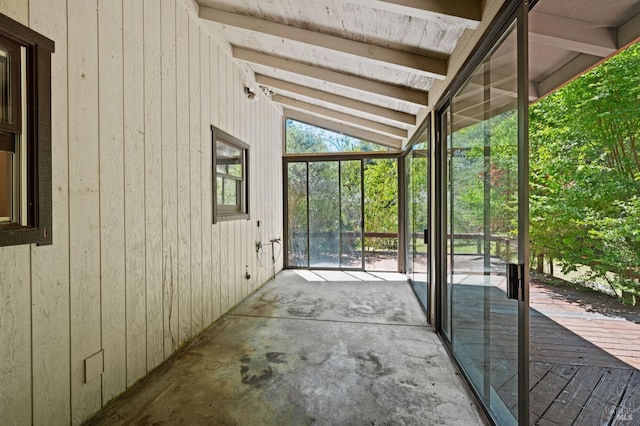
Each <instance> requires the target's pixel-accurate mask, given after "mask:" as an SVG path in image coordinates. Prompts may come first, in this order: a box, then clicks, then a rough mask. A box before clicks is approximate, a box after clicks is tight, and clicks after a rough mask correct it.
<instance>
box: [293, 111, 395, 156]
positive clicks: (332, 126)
mask: <svg viewBox="0 0 640 426" xmlns="http://www.w3.org/2000/svg"><path fill="white" fill-rule="evenodd" d="M284 116H285V118H291V119H293V120H296V121H300V122H303V123H307V124H311V125H313V126H317V127H321V128H323V129H327V130H331V131H333V132H337V133H341V134H343V135H347V136H351V137H354V138H357V139H361V140H363V141H366V142H373V143H376V144H378V145H382V146H386V147H387V148H392V149H398V150H399V149H401V148H402V139H397V138H393V137H390V136H385V135H381V134H379V133H375V132H370V131H368V130H364V129H361V128H359V127H354V126H349V125H347V124H344V123H338V122H336V121H332V120H327V119H325V118H322V117H317V116H314V115H311V114H306V113H304V112H301V111H296V110H293V109H285V110H284Z"/></svg>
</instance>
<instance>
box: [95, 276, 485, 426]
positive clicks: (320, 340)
mask: <svg viewBox="0 0 640 426" xmlns="http://www.w3.org/2000/svg"><path fill="white" fill-rule="evenodd" d="M88 424H91V425H113V424H139V425H156V424H157V425H159V424H163V425H166V424H173V425H308V424H315V425H391V424H399V425H436V424H438V425H478V424H484V421H483V418H482V417H481V414H479V410H478V408H477V406H476V404H475V402H473V400H472V398H471V397H470V395H469V393H468V391H467V390H466V387H465V385H464V384H463V381H462V379H461V378H460V377H459V376H458V375H457V373H456V371H455V368H454V366H453V364H452V362H451V360H450V359H449V357H448V355H447V353H446V352H445V350H444V347H443V346H442V344H441V342H440V340H439V339H438V337H437V336H436V335H435V333H434V332H433V331H432V329H431V328H430V327H429V326H428V325H427V323H426V321H425V317H424V314H423V313H422V311H421V310H420V307H419V305H418V302H417V301H416V299H415V297H414V295H413V293H412V291H411V289H410V287H409V285H408V284H407V283H406V282H389V281H333V282H330V281H314V282H309V281H306V280H305V279H303V278H302V277H301V276H300V275H299V274H297V273H296V272H295V271H284V272H282V273H280V274H279V275H278V276H277V277H276V279H275V280H274V281H271V282H269V283H267V284H266V285H264V286H263V287H262V288H261V289H260V290H258V291H257V292H256V293H254V294H253V295H252V296H250V297H249V298H248V299H247V300H245V301H244V302H243V303H241V304H240V305H239V306H238V307H237V308H236V309H234V310H233V311H232V312H231V313H230V314H227V315H226V316H224V317H223V318H222V319H221V320H220V321H218V322H217V323H216V324H215V325H214V326H212V327H211V328H210V329H208V330H207V331H205V332H204V333H203V334H202V335H201V336H200V337H199V338H197V339H196V340H195V341H193V342H192V343H191V344H189V345H188V346H187V347H185V348H184V349H183V350H181V351H180V352H179V353H177V354H176V355H175V356H174V357H172V358H171V359H169V360H168V361H167V362H166V363H165V364H163V365H162V366H160V367H159V368H158V369H157V370H155V371H154V372H152V373H151V374H150V375H149V376H147V377H146V378H145V379H143V380H142V381H141V382H140V383H138V384H137V385H135V386H134V387H133V388H132V389H130V390H129V391H128V392H126V393H125V394H124V395H122V396H121V397H120V398H119V399H117V400H115V401H113V402H112V403H111V404H110V405H108V406H107V407H106V408H105V409H104V410H103V411H101V412H100V413H99V414H98V415H97V416H96V417H95V418H94V419H92V420H90V421H89V422H88Z"/></svg>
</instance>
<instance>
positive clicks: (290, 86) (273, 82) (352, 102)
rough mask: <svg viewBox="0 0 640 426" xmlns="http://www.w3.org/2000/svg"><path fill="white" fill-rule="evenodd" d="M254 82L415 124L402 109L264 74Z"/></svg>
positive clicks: (413, 119)
mask: <svg viewBox="0 0 640 426" xmlns="http://www.w3.org/2000/svg"><path fill="white" fill-rule="evenodd" d="M256 83H258V84H260V85H262V86H266V87H270V88H271V89H274V90H276V91H283V92H287V93H291V94H294V95H299V96H303V97H305V98H311V99H317V100H318V101H321V102H326V103H328V104H333V105H340V106H342V107H345V108H349V109H351V110H354V111H359V112H362V113H365V114H369V115H374V116H376V117H380V118H385V119H387V120H390V121H394V122H396V123H400V124H404V125H409V126H415V125H416V116H415V115H413V114H409V113H406V112H402V111H396V110H394V109H390V108H385V107H381V106H379V105H374V104H370V103H367V102H362V101H358V100H356V99H352V98H348V97H346V96H341V95H336V94H334V93H329V92H325V91H322V90H318V89H313V88H311V87H306V86H301V85H299V84H295V83H290V82H288V81H283V80H279V79H277V78H273V77H268V76H266V75H261V74H257V75H256Z"/></svg>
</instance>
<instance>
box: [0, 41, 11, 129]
mask: <svg viewBox="0 0 640 426" xmlns="http://www.w3.org/2000/svg"><path fill="white" fill-rule="evenodd" d="M10 61H11V54H10V52H9V50H7V49H4V48H2V47H0V121H2V122H3V123H9V122H10V121H11V84H10V83H11V75H10V74H11V73H10V69H11V68H10Z"/></svg>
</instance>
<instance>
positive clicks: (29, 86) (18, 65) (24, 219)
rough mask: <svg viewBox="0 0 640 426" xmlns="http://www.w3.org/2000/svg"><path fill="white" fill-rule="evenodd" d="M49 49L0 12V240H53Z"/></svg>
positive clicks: (49, 43) (45, 40)
mask: <svg viewBox="0 0 640 426" xmlns="http://www.w3.org/2000/svg"><path fill="white" fill-rule="evenodd" d="M53 49H54V43H53V41H51V40H49V39H48V38H46V37H43V36H42V35H40V34H38V33H37V32H35V31H33V30H31V29H30V28H28V27H25V26H24V25H22V24H20V23H18V22H16V21H14V20H12V19H10V18H8V17H6V16H4V15H2V14H0V246H8V245H15V244H30V243H36V244H51V242H52V238H51V219H52V217H51V54H52V53H53Z"/></svg>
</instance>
